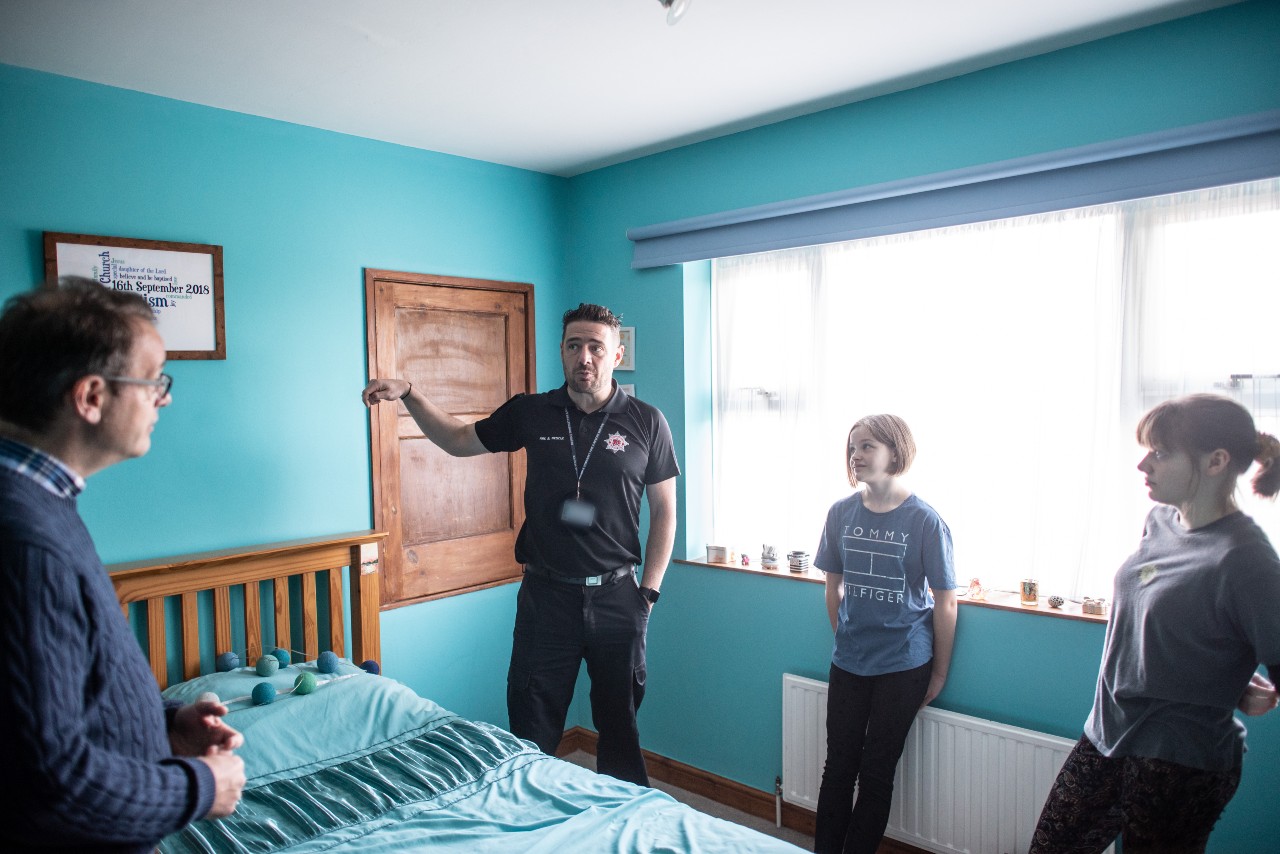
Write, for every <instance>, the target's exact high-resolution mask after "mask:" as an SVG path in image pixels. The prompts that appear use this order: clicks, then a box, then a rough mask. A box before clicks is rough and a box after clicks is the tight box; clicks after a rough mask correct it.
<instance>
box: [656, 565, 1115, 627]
mask: <svg viewBox="0 0 1280 854" xmlns="http://www.w3.org/2000/svg"><path fill="white" fill-rule="evenodd" d="M671 562H672V563H680V564H685V565H686V566H703V567H706V568H708V569H727V570H729V571H730V572H745V573H747V574H748V575H769V576H774V577H777V578H794V579H796V580H797V581H808V582H810V583H813V584H826V578H827V574H826V573H825V572H823V571H822V570H820V569H807V570H805V571H804V572H792V571H791V570H790V569H787V568H785V567H784V568H782V569H762V568H760V567H758V566H756V565H755V564H752V565H750V566H741V565H739V564H736V563H712V562H711V561H709V560H707V559H706V556H705V555H704V556H702V557H700V558H693V559H690V560H672V561H671ZM956 601H957V602H959V603H960V604H961V605H972V606H974V607H977V608H995V609H996V610H1000V611H1018V612H1020V613H1023V614H1034V615H1036V616H1042V617H1055V618H1057V619H1061V620H1081V621H1083V622H1086V623H1101V624H1103V625H1105V624H1106V622H1107V617H1106V616H1100V615H1098V614H1086V613H1084V612H1083V611H1081V610H1080V603H1079V602H1067V603H1065V604H1064V605H1063V606H1062V607H1061V608H1050V607H1049V605H1048V604H1047V603H1046V602H1045V601H1043V600H1042V601H1041V602H1040V604H1039V605H1035V606H1031V605H1023V604H1022V603H1021V601H1020V598H1019V596H1018V594H1017V593H1011V592H1007V591H1004V590H988V591H987V593H986V596H985V598H983V599H971V598H969V596H968V595H966V594H965V593H963V592H960V593H958V594H957V596H956Z"/></svg>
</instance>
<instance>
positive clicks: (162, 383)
mask: <svg viewBox="0 0 1280 854" xmlns="http://www.w3.org/2000/svg"><path fill="white" fill-rule="evenodd" d="M103 379H104V380H107V381H108V382H113V383H127V384H128V385H145V386H151V388H153V389H155V390H156V400H161V399H162V398H164V396H165V395H167V394H168V393H169V391H170V389H172V388H173V377H171V376H169V375H168V374H161V375H160V379H158V380H136V379H134V378H133V377H103Z"/></svg>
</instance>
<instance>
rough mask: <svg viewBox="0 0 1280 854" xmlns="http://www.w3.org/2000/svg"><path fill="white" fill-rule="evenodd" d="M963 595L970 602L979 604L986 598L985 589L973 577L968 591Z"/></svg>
mask: <svg viewBox="0 0 1280 854" xmlns="http://www.w3.org/2000/svg"><path fill="white" fill-rule="evenodd" d="M964 595H965V596H967V597H968V598H969V601H970V602H981V601H983V600H984V599H986V598H987V588H985V587H983V586H982V582H981V581H980V580H979V579H978V578H977V577H976V576H975V577H974V578H973V580H972V581H970V582H969V590H968V591H967V592H966V593H965V594H964Z"/></svg>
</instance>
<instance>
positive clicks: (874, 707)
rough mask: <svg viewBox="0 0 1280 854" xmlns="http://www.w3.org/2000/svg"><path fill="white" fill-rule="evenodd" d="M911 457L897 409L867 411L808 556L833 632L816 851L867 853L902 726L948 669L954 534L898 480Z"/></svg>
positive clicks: (885, 800) (884, 803)
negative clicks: (821, 583)
mask: <svg viewBox="0 0 1280 854" xmlns="http://www.w3.org/2000/svg"><path fill="white" fill-rule="evenodd" d="M915 453H916V444H915V440H914V439H913V438H912V436H911V430H910V429H909V428H908V427H907V425H906V423H905V422H904V421H903V420H902V419H901V418H899V417H897V416H896V415H869V416H867V417H866V418H863V419H861V420H860V421H858V422H857V423H856V424H854V425H853V429H852V430H850V431H849V440H848V444H847V451H846V460H845V465H846V469H847V473H848V476H849V484H850V485H851V486H853V487H855V488H858V487H861V488H860V489H858V490H857V491H856V492H854V493H853V494H852V495H851V496H849V497H848V498H843V499H841V500H840V501H837V502H836V503H835V504H834V505H832V507H831V510H830V511H829V512H828V513H827V523H826V526H825V527H824V528H823V531H822V541H821V543H819V545H818V553H817V556H816V557H815V558H814V565H815V566H816V567H818V569H821V570H822V571H823V572H825V573H827V589H826V605H827V617H828V618H829V619H830V620H831V628H832V630H833V631H834V632H835V648H834V651H833V652H832V655H831V676H830V686H829V689H828V693H827V764H826V767H825V768H824V769H823V771H822V787H821V789H820V790H819V792H818V816H817V827H816V834H815V840H814V850H815V851H816V852H818V854H825V852H846V854H847V852H866V853H867V854H874V852H875V850H876V848H877V847H878V846H879V844H880V839H881V837H882V836H883V835H884V828H885V825H886V824H887V823H888V820H889V807H890V804H891V803H892V801H893V777H894V770H895V768H896V767H897V764H898V758H899V757H900V756H901V755H902V748H903V745H904V744H905V743H906V740H907V732H908V731H909V730H910V729H911V723H912V721H913V720H915V715H916V712H917V711H919V710H920V709H921V708H922V707H923V706H926V705H928V704H929V703H930V702H931V701H932V700H933V698H934V697H937V696H938V694H939V693H940V692H941V691H942V686H943V685H944V684H945V683H946V681H947V670H948V668H949V667H950V666H951V649H952V644H953V641H954V640H955V631H956V591H955V588H956V582H955V571H954V568H953V566H952V558H951V531H950V530H949V529H948V528H947V523H946V522H944V521H942V517H940V516H939V515H938V514H937V512H936V511H935V510H934V509H933V508H932V507H930V506H929V505H928V504H926V503H925V502H923V501H921V500H920V499H919V498H918V497H916V496H915V495H913V494H912V493H911V490H909V489H907V487H906V486H904V485H903V483H902V482H901V481H900V480H899V476H901V475H903V474H905V473H906V471H907V469H909V468H910V467H911V462H912V460H913V459H914V458H915ZM931 588H932V594H931V593H930V589H931ZM855 787H856V788H857V791H858V802H857V805H856V806H854V804H853V794H854V789H855Z"/></svg>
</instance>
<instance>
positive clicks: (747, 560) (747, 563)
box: [742, 552, 751, 566]
mask: <svg viewBox="0 0 1280 854" xmlns="http://www.w3.org/2000/svg"><path fill="white" fill-rule="evenodd" d="M742 565H743V566H751V555H749V554H747V553H745V552H743V554H742Z"/></svg>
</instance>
